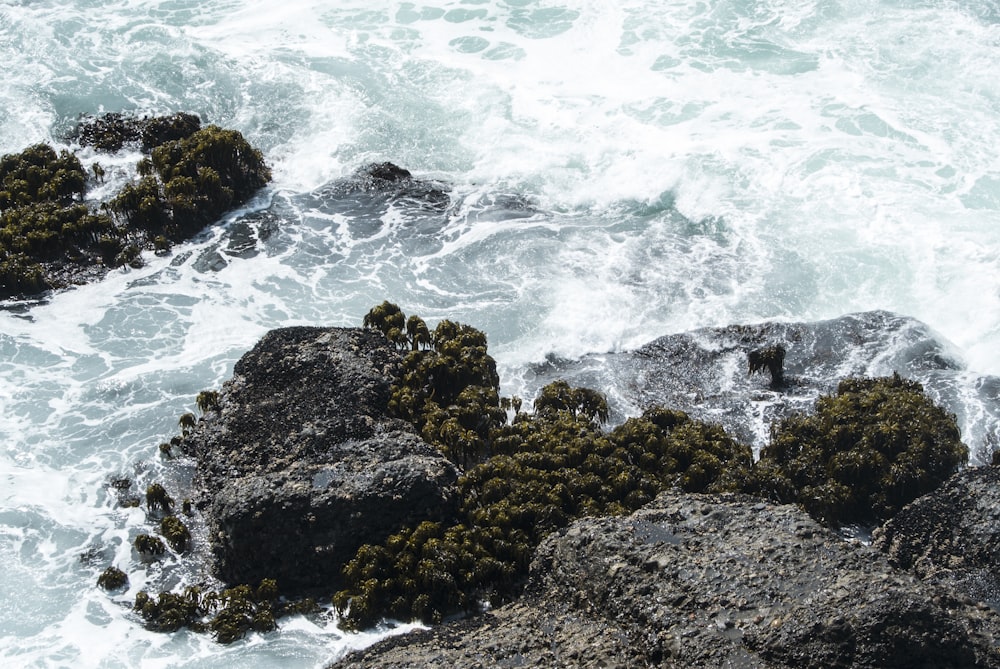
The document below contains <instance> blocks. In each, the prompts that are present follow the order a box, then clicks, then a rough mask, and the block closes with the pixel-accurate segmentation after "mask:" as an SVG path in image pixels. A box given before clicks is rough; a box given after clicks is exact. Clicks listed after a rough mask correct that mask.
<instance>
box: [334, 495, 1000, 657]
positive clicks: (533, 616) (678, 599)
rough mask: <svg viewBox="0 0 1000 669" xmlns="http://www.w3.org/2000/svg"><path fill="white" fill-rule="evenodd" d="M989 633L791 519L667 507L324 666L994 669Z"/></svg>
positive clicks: (988, 615)
mask: <svg viewBox="0 0 1000 669" xmlns="http://www.w3.org/2000/svg"><path fill="white" fill-rule="evenodd" d="M998 635H1000V617H998V616H997V614H996V613H995V612H994V611H993V610H992V609H989V608H988V607H985V606H976V605H974V604H973V603H972V602H971V601H969V600H963V599H961V598H959V597H955V596H953V595H952V594H950V593H949V592H947V591H946V590H943V589H940V588H937V587H935V586H933V585H930V584H927V583H924V582H921V581H920V580H919V579H917V578H916V577H915V576H913V575H910V574H908V573H906V572H902V571H899V570H896V569H894V568H893V567H892V566H891V565H890V564H889V561H888V560H887V559H886V558H885V557H884V556H883V555H882V554H880V553H879V552H877V551H876V550H874V549H872V548H870V547H868V546H865V545H863V544H860V543H857V542H847V541H844V540H843V539H842V538H840V537H839V536H837V535H836V534H834V533H832V532H830V531H829V530H826V529H824V528H823V527H821V526H820V525H818V524H817V523H816V522H815V521H814V520H812V519H811V518H809V517H808V516H807V515H805V514H804V513H803V512H802V511H800V510H799V509H797V508H795V507H793V506H787V505H786V506H773V505H769V504H765V503H761V502H759V501H756V500H752V499H748V498H744V497H739V496H733V495H721V496H705V495H682V494H675V493H664V494H662V495H661V496H660V497H658V498H657V499H656V500H655V501H654V502H652V503H651V504H649V505H647V506H646V507H644V508H642V509H640V510H639V511H637V512H635V513H633V514H632V515H630V516H627V517H609V518H590V519H583V520H579V521H576V522H575V523H573V524H572V525H570V526H569V527H568V528H566V529H565V530H562V531H560V532H557V533H555V534H553V535H551V536H550V537H549V538H548V539H546V540H545V541H544V542H543V543H542V544H541V546H539V548H538V550H537V551H536V553H535V558H534V561H533V562H532V566H531V584H530V586H529V590H528V594H527V595H526V597H525V598H524V599H523V600H522V601H520V602H518V603H515V604H512V605H508V606H505V607H501V608H499V609H497V610H495V611H491V612H488V613H486V614H483V615H481V616H478V617H476V618H471V619H468V620H465V621H461V622H459V623H456V624H454V625H452V626H448V625H446V626H444V627H440V628H434V629H431V630H430V631H427V632H423V633H420V634H416V635H412V636H410V637H402V638H396V639H392V640H389V641H386V642H382V643H380V644H377V645H375V646H373V647H371V648H369V649H366V650H363V651H358V652H355V653H352V654H351V655H349V656H347V657H345V658H343V659H342V660H340V661H339V662H337V663H336V664H335V665H334V667H336V668H337V669H348V668H350V669H361V668H362V667H383V668H389V667H453V666H460V667H493V666H532V667H565V666H574V667H610V666H621V667H626V666H627V667H641V666H666V667H706V668H707V667H712V668H715V667H724V666H739V667H748V668H757V667H759V668H764V667H773V668H776V669H777V668H782V669H784V668H787V667H796V668H799V667H816V668H817V669H818V668H820V667H823V668H828V667H870V668H872V669H875V668H879V669H889V668H894V667H899V668H900V669H902V668H904V667H905V668H907V669H909V668H912V667H936V668H942V667H998V666H1000V653H998V651H997V647H996V643H997V641H1000V636H998Z"/></svg>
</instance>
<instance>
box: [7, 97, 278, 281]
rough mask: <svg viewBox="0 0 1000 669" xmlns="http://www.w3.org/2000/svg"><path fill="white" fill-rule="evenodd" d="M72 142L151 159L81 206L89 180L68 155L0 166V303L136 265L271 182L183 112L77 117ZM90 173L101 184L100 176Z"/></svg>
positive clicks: (252, 159) (234, 147) (43, 151)
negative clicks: (115, 188) (104, 198)
mask: <svg viewBox="0 0 1000 669" xmlns="http://www.w3.org/2000/svg"><path fill="white" fill-rule="evenodd" d="M77 139H78V140H79V141H80V142H81V144H83V145H87V144H90V145H93V146H95V147H96V148H99V149H102V150H119V149H121V148H122V147H123V146H124V145H125V144H129V143H134V144H136V145H137V146H139V147H140V148H141V149H142V150H144V151H146V152H151V158H149V159H146V160H144V161H143V162H141V163H140V166H139V168H140V175H141V178H140V179H138V180H137V181H135V182H133V183H129V184H126V185H125V186H124V187H123V188H122V190H121V191H120V192H119V193H118V194H117V195H115V196H114V197H113V198H112V199H111V201H110V202H106V203H100V204H98V203H88V202H85V200H84V198H85V196H86V193H87V181H88V175H87V172H86V171H85V170H84V169H83V167H82V165H81V163H80V161H79V159H78V158H77V157H76V156H75V155H74V154H72V153H70V152H69V151H66V150H62V151H60V152H58V153H57V152H56V151H55V149H53V148H52V147H50V146H48V145H46V144H39V145H35V146H32V147H29V148H27V149H25V150H24V151H22V152H21V153H17V154H9V155H5V156H3V157H2V158H0V299H4V298H10V297H16V296H31V295H37V294H38V293H41V292H44V291H46V290H49V289H51V288H62V287H66V286H68V285H71V284H74V283H82V282H84V281H87V280H91V279H93V278H97V277H99V276H100V275H101V274H102V273H103V272H105V271H106V270H107V269H108V268H113V267H121V266H124V265H129V266H132V267H138V266H141V264H142V258H141V252H142V250H143V249H156V250H157V251H160V252H163V251H165V250H167V249H168V248H169V245H170V243H171V242H177V241H180V240H183V239H186V238H188V237H190V236H191V235H193V234H195V233H197V232H198V231H200V230H201V229H203V228H204V227H205V226H206V225H208V224H210V223H212V222H213V221H215V220H217V219H218V218H219V217H220V216H221V215H222V214H223V213H224V212H225V211H227V210H228V209H230V208H232V207H235V206H238V205H240V204H243V203H245V202H246V201H247V200H248V199H249V198H250V197H251V196H252V195H253V194H254V192H256V191H257V190H258V189H259V188H261V187H262V186H264V185H265V184H266V183H267V182H268V181H269V180H270V178H271V174H270V171H269V170H268V168H267V166H266V164H265V163H264V160H263V156H262V155H261V153H260V152H259V151H257V150H256V149H254V148H253V147H251V146H250V145H249V144H248V143H247V141H246V140H245V139H244V138H243V136H242V135H241V134H240V133H239V132H236V131H234V130H224V129H222V128H219V127H217V126H209V127H207V128H203V129H201V128H200V120H199V119H198V117H196V116H193V115H190V114H174V115H172V116H164V117H154V118H141V119H137V118H132V117H127V116H124V115H121V114H107V115H105V116H102V117H98V118H89V119H84V120H83V121H82V122H81V124H80V126H79V128H78V135H77ZM92 171H93V175H94V179H95V180H97V181H98V182H101V181H103V179H104V176H105V171H104V168H102V167H101V166H100V165H99V164H98V163H94V165H93V168H92Z"/></svg>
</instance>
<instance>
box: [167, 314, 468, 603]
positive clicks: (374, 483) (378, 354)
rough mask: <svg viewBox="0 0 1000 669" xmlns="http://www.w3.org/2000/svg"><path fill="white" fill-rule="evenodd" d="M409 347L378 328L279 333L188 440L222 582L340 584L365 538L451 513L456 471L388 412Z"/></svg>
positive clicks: (247, 361)
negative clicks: (396, 345)
mask: <svg viewBox="0 0 1000 669" xmlns="http://www.w3.org/2000/svg"><path fill="white" fill-rule="evenodd" d="M398 363H399V354H398V353H397V352H396V351H395V350H394V349H393V348H391V347H390V346H388V345H387V343H386V341H385V338H384V337H383V336H382V335H381V334H380V333H377V332H374V331H372V330H362V329H347V328H311V327H296V328H286V329H281V330H274V331H272V332H269V333H268V334H267V335H266V336H265V337H264V338H263V339H262V340H261V341H260V342H259V343H258V344H257V345H256V346H255V347H254V348H253V349H252V350H251V351H250V352H248V353H247V354H246V355H244V356H243V358H241V359H240V361H239V362H238V363H237V364H236V366H235V368H234V370H233V377H232V379H231V380H230V381H228V382H227V383H226V384H225V386H224V388H223V391H222V393H221V394H220V400H219V409H218V410H210V411H208V412H207V414H206V416H205V417H204V418H203V419H202V420H201V421H200V422H199V423H198V425H197V427H196V428H195V429H194V430H193V431H192V433H191V434H189V435H188V436H187V437H186V438H185V440H184V449H185V451H187V452H189V453H192V454H193V455H195V457H196V459H197V474H196V479H195V485H196V488H197V489H198V490H199V491H200V499H199V507H200V508H202V509H203V510H204V513H205V517H206V520H207V524H208V527H209V538H210V541H211V543H212V550H213V553H214V557H215V563H216V568H217V571H218V573H219V576H220V577H221V578H222V579H223V580H224V581H226V582H228V583H256V582H258V581H259V580H260V579H262V578H275V579H277V580H278V583H279V586H280V587H281V588H282V590H283V591H284V592H291V591H296V590H300V591H303V590H310V589H312V588H322V589H324V591H325V592H330V591H332V589H335V588H336V586H337V582H338V580H339V572H340V568H341V566H342V565H343V564H344V562H346V561H347V560H349V559H350V558H351V557H353V555H354V553H355V551H356V550H357V548H358V547H359V546H360V545H361V544H363V543H369V542H370V543H377V542H380V541H382V540H384V539H385V537H387V536H388V535H389V534H391V533H392V532H394V531H397V530H398V529H399V528H401V527H402V526H405V525H413V524H417V523H419V522H421V521H423V520H434V521H447V520H450V519H451V518H452V516H453V514H454V511H455V504H456V498H455V489H454V483H455V480H456V478H457V473H456V470H455V468H454V467H453V466H452V465H451V464H450V463H449V462H448V461H447V460H446V459H445V458H444V457H442V456H441V455H440V454H439V453H438V452H437V451H436V450H435V449H434V448H432V447H431V446H429V445H427V444H426V443H425V442H423V441H422V440H421V439H420V438H419V437H418V436H417V435H416V434H415V433H414V432H413V430H412V428H411V427H410V426H409V424H408V423H405V422H403V421H400V420H397V419H393V418H390V417H389V416H388V415H387V409H386V407H387V402H388V399H389V388H390V384H391V382H392V379H393V378H394V376H395V373H396V368H397V365H398Z"/></svg>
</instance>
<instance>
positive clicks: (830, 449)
mask: <svg viewBox="0 0 1000 669" xmlns="http://www.w3.org/2000/svg"><path fill="white" fill-rule="evenodd" d="M968 455H969V453H968V448H967V447H966V446H965V445H964V444H963V443H962V442H961V435H960V432H959V429H958V425H957V423H956V421H955V417H954V416H953V415H950V414H948V413H947V412H946V411H944V409H942V408H941V407H939V406H937V405H936V404H935V403H934V402H933V401H932V400H931V399H930V398H929V397H927V395H926V394H925V393H924V390H923V387H922V386H921V385H920V384H919V383H917V382H916V381H910V380H907V379H904V378H902V377H900V376H899V375H898V374H894V375H893V376H891V377H881V378H851V379H845V380H843V381H841V383H840V384H839V386H838V388H837V392H836V394H835V395H825V396H823V397H820V398H819V399H818V400H817V401H816V410H815V413H812V414H800V415H795V416H791V417H789V418H786V419H785V420H782V421H781V422H780V423H778V424H775V425H773V426H772V431H771V441H770V443H769V444H768V445H767V446H766V447H765V448H764V449H762V451H761V457H760V461H759V462H758V463H757V464H756V465H755V466H754V470H753V476H752V477H750V479H749V481H748V484H747V486H746V490H747V491H748V492H753V493H756V494H762V495H766V496H769V497H772V498H774V499H776V500H777V501H781V502H796V503H799V504H801V505H802V506H803V507H804V508H805V509H806V511H808V512H809V513H810V514H811V515H812V516H814V517H815V518H817V519H818V520H820V521H822V522H824V523H826V524H828V525H832V526H839V525H843V524H848V523H862V524H873V523H878V522H881V521H883V520H886V519H888V518H890V517H891V516H893V515H894V514H895V513H896V512H897V511H898V510H899V509H900V508H902V506H904V505H905V504H907V503H909V502H910V501H912V500H914V499H916V498H917V497H919V496H921V495H923V494H925V493H927V492H930V491H931V490H933V489H934V488H936V487H937V486H938V485H940V484H941V483H942V482H943V481H944V480H945V479H946V478H948V477H949V476H950V475H951V474H953V473H954V472H955V471H957V470H958V468H959V467H960V466H961V465H963V464H964V463H965V462H966V461H967V460H968Z"/></svg>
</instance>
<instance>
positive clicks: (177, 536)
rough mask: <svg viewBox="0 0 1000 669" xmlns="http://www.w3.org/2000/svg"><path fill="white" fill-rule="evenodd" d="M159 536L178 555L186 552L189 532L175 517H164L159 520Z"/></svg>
mask: <svg viewBox="0 0 1000 669" xmlns="http://www.w3.org/2000/svg"><path fill="white" fill-rule="evenodd" d="M160 534H162V535H163V537H164V538H165V539H166V540H167V543H168V544H170V547H171V548H173V549H174V550H175V551H177V552H178V553H183V552H184V551H186V550H187V549H188V546H190V544H191V532H190V530H188V528H187V525H185V524H184V523H183V522H181V520H180V519H179V518H178V517H177V516H164V517H163V519H161V520H160Z"/></svg>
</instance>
